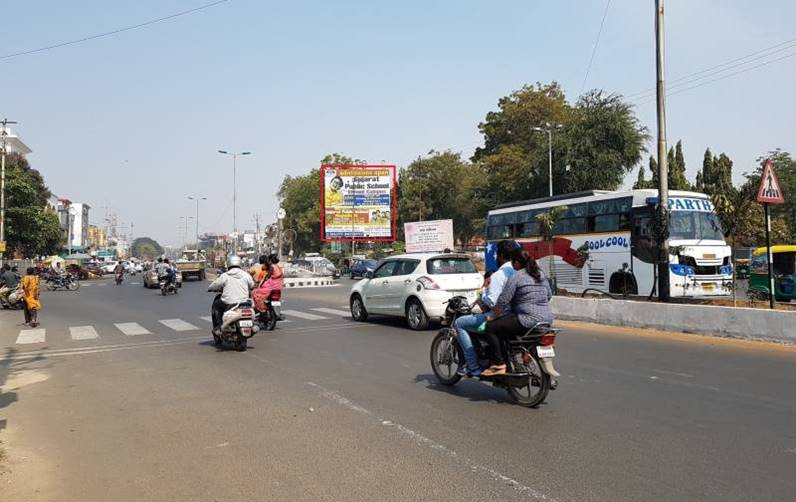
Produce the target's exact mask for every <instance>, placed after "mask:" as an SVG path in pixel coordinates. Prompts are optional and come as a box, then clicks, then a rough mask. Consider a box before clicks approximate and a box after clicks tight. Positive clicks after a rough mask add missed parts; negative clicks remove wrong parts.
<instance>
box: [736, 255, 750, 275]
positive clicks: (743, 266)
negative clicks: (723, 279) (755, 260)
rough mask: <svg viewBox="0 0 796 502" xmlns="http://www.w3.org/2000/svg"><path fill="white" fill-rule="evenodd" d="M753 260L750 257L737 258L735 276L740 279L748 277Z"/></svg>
mask: <svg viewBox="0 0 796 502" xmlns="http://www.w3.org/2000/svg"><path fill="white" fill-rule="evenodd" d="M751 263H752V260H750V259H748V258H737V259H736V260H735V277H736V278H738V279H748V278H749V270H750V268H751Z"/></svg>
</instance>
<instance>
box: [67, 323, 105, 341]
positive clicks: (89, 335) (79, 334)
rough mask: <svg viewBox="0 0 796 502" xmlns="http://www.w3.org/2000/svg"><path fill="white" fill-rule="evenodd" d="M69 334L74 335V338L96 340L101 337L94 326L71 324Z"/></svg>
mask: <svg viewBox="0 0 796 502" xmlns="http://www.w3.org/2000/svg"><path fill="white" fill-rule="evenodd" d="M69 334H70V335H71V336H72V340H94V339H95V338H99V334H98V333H97V330H95V329H94V326H70V327H69Z"/></svg>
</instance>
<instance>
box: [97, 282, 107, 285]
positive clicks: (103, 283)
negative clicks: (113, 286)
mask: <svg viewBox="0 0 796 502" xmlns="http://www.w3.org/2000/svg"><path fill="white" fill-rule="evenodd" d="M107 285H108V283H107V282H101V283H99V284H97V286H107Z"/></svg>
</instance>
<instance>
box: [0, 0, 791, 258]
mask: <svg viewBox="0 0 796 502" xmlns="http://www.w3.org/2000/svg"><path fill="white" fill-rule="evenodd" d="M207 3H210V0H157V1H156V0H138V1H136V2H107V1H105V0H83V1H80V2H60V1H46V0H39V1H36V2H3V4H4V6H3V7H2V13H3V18H2V32H0V40H2V43H0V72H2V78H1V79H0V116H3V117H8V118H9V119H11V120H16V121H18V122H19V125H18V126H16V129H15V131H16V132H17V133H19V135H20V137H21V138H22V139H23V140H24V141H25V142H26V143H27V144H28V145H29V146H30V147H31V148H32V149H33V153H31V154H30V155H29V156H28V159H29V161H30V163H31V164H32V165H33V167H35V168H37V169H39V170H40V171H41V172H42V174H43V175H44V177H45V180H46V182H47V184H48V186H49V188H50V189H51V191H52V192H53V193H55V194H56V195H58V196H60V197H66V198H69V199H71V200H73V201H81V202H86V203H88V204H90V205H91V206H92V207H93V209H92V213H91V216H90V219H91V220H92V223H98V224H102V220H103V219H104V217H105V207H106V206H107V207H109V208H110V210H111V211H113V212H116V213H117V214H118V215H119V219H120V220H121V222H122V223H123V224H124V225H126V226H127V227H125V228H124V229H122V231H125V232H129V225H130V223H133V224H134V230H133V231H134V235H135V236H136V237H140V236H150V237H153V238H155V239H156V240H158V241H159V242H161V243H162V244H168V245H180V244H182V239H183V236H182V232H183V231H182V230H181V227H183V226H184V223H182V222H181V220H180V217H185V216H194V214H195V211H196V206H195V205H194V203H193V202H192V201H190V200H187V198H186V197H187V196H188V195H199V196H204V197H207V198H208V200H207V201H204V202H202V204H201V205H200V220H199V226H200V232H229V231H231V230H232V223H233V222H232V192H233V179H232V159H231V158H229V157H226V156H223V155H220V154H218V153H217V150H218V149H224V150H229V151H251V152H252V155H251V156H249V157H244V158H241V159H239V161H238V165H237V181H238V183H237V187H238V205H237V214H238V218H237V220H238V225H237V226H238V228H239V229H246V228H249V229H251V228H254V225H255V223H254V221H255V220H254V218H255V215H256V214H259V215H260V219H261V222H263V223H264V224H267V223H270V222H272V221H274V220H275V212H276V209H277V200H276V191H277V189H278V186H279V184H280V182H281V180H282V179H283V177H284V176H285V175H301V174H305V173H306V172H308V171H309V170H310V169H312V168H314V167H317V166H318V165H319V161H320V159H321V158H323V157H324V155H326V154H327V153H331V152H342V153H345V154H347V155H350V156H352V157H355V158H360V159H366V160H368V161H370V162H373V163H382V162H386V163H390V164H396V165H398V166H399V167H400V166H405V165H407V164H408V163H409V162H411V161H412V160H413V159H415V158H417V156H418V155H424V154H426V153H428V151H429V150H432V149H435V150H446V149H451V150H453V151H459V152H462V153H463V155H464V156H465V157H469V156H470V155H471V154H472V152H473V149H474V148H475V147H477V146H479V145H481V141H482V137H481V136H480V134H479V133H478V128H477V125H478V123H479V122H481V121H482V120H483V119H484V116H485V115H486V113H487V112H489V111H491V110H495V109H496V108H497V102H498V99H500V98H501V97H502V96H505V95H507V94H509V93H511V92H512V91H514V90H517V89H520V88H521V87H522V86H523V85H525V84H528V83H533V82H537V81H540V82H549V81H552V80H555V81H558V82H559V83H560V84H561V85H562V86H563V88H564V90H565V92H566V94H567V97H568V99H569V100H570V101H574V100H575V99H576V98H577V96H578V95H579V94H580V92H581V89H584V88H585V89H587V90H588V89H591V88H603V89H605V90H606V91H609V92H615V93H620V94H623V95H625V96H628V97H629V99H630V98H633V99H630V101H632V102H634V103H635V104H636V105H637V108H636V111H637V114H638V117H639V119H640V121H641V123H642V124H643V125H645V126H646V127H648V128H649V129H650V132H651V133H652V134H653V136H654V133H655V103H654V101H651V100H645V99H642V98H639V97H638V96H635V95H637V94H638V93H639V92H643V91H646V90H648V89H651V88H653V87H654V85H655V60H654V34H653V29H654V14H655V11H654V2H653V1H652V0H649V1H646V2H644V1H639V0H613V1H611V3H610V6H609V9H608V13H607V16H606V19H605V24H604V27H603V30H602V34H601V37H600V41H599V44H598V46H597V50H596V52H595V55H594V59H593V63H592V66H591V69H590V71H589V72H588V78H587V79H586V80H585V87H584V77H585V76H586V73H587V68H588V66H589V60H590V57H591V54H592V50H593V47H594V45H595V40H596V38H597V33H598V31H599V27H600V23H601V19H602V17H603V12H604V11H605V7H606V0H544V1H543V0H525V1H520V0H503V1H501V2H484V1H482V0H449V1H441V0H424V1H420V0H404V1H401V2H386V1H381V2H379V1H373V0H370V1H365V0H360V1H353V0H349V1H346V0H341V1H329V0H313V1H311V0H304V1H300V0H297V1H294V2H272V1H264V0H263V1H260V0H229V1H227V2H223V3H221V4H219V5H216V6H213V7H210V8H207V9H204V10H201V11H197V12H194V13H192V14H189V15H185V16H181V17H178V18H174V19H170V20H167V21H164V22H161V23H156V24H153V25H149V26H145V27H142V28H140V29H136V30H130V31H125V32H122V33H118V34H116V35H113V36H108V37H104V38H98V39H94V40H89V41H86V42H84V43H79V44H74V45H70V46H66V47H61V48H56V49H52V50H47V51H42V52H38V53H34V54H29V55H24V56H19V57H13V58H2V56H3V55H7V54H11V53H16V52H19V51H24V50H27V49H34V48H38V47H42V46H48V45H52V44H57V43H59V42H63V41H68V40H73V39H78V38H82V37H86V36H90V35H94V34H97V33H102V32H107V31H111V30H114V29H117V28H121V27H125V26H130V25H134V24H137V23H141V22H144V21H147V20H150V19H153V18H158V17H162V16H167V15H170V14H173V13H176V12H180V11H184V10H187V9H192V8H195V7H199V6H201V5H204V4H207ZM794 18H796V2H790V1H787V0H760V1H757V2H748V1H745V0H667V2H666V37H667V54H666V64H667V68H666V72H667V73H666V74H667V79H669V80H671V81H673V82H674V83H676V82H675V79H677V78H678V77H683V76H685V75H689V74H692V73H694V72H698V71H701V70H704V69H706V68H710V67H712V66H714V65H717V64H720V63H724V62H726V61H729V60H733V59H735V58H738V57H741V56H745V55H747V54H749V53H753V52H756V51H758V50H761V49H764V48H766V47H770V46H774V45H775V44H780V43H781V42H785V41H787V40H791V39H795V38H796V29H794V28H793V23H792V20H793V19H794ZM791 53H796V45H795V46H794V47H793V48H790V50H788V51H784V52H781V53H778V55H787V54H791ZM748 66H752V65H748ZM744 68H746V67H743V66H742V67H739V68H738V69H744ZM707 80H710V79H707ZM701 82H704V81H699V82H697V83H701ZM794 82H796V57H793V58H786V59H783V60H782V61H779V62H776V63H773V64H770V65H767V66H764V67H761V68H759V69H755V70H753V71H749V72H746V73H743V74H740V75H737V76H734V77H732V78H727V79H723V80H719V81H716V82H713V83H710V84H708V85H704V86H701V87H698V88H695V89H688V90H683V89H684V88H686V87H689V86H688V85H684V86H682V87H680V88H674V87H673V88H672V90H673V91H674V90H683V92H680V93H678V94H676V95H672V96H670V97H669V99H668V108H667V116H668V117H667V118H668V124H667V127H668V139H669V142H670V143H671V144H674V142H676V141H677V139H683V145H684V150H685V157H686V162H687V165H688V171H689V173H688V174H689V176H690V177H691V178H692V179H693V177H694V175H695V173H696V170H697V169H698V168H699V167H700V166H701V163H702V156H703V153H704V151H705V148H706V147H710V148H711V150H712V151H713V152H714V153H718V152H726V153H727V154H728V155H729V156H730V157H731V158H732V159H733V160H734V161H735V173H734V176H735V178H736V180H738V179H740V178H741V176H742V174H743V173H744V172H745V171H750V170H752V169H753V168H754V167H755V166H756V159H757V158H758V157H759V156H761V155H764V154H765V153H766V152H767V151H769V150H772V149H774V148H782V149H784V150H788V151H791V152H796V137H794V130H795V128H794V126H793V124H792V121H793V118H794V117H796V100H794V99H793V97H792V92H793V90H792V89H793V85H794ZM634 96H635V97H634ZM649 148H650V150H652V149H653V148H654V143H651V144H650V145H649ZM634 178H635V175H634V174H632V175H630V176H629V178H628V181H629V182H630V183H632V180H633V179H634ZM193 224H194V222H193V221H191V222H190V225H192V226H193ZM188 233H189V235H193V230H192V229H189V232H188Z"/></svg>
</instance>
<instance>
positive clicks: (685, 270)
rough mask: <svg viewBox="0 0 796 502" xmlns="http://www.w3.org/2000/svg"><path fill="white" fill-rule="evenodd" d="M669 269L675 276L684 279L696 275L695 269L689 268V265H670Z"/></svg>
mask: <svg viewBox="0 0 796 502" xmlns="http://www.w3.org/2000/svg"><path fill="white" fill-rule="evenodd" d="M669 269H670V270H671V271H672V273H673V274H674V275H679V276H682V277H686V276H689V275H694V274H695V271H694V267H689V266H688V265H681V264H679V263H672V264H671V265H669Z"/></svg>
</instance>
